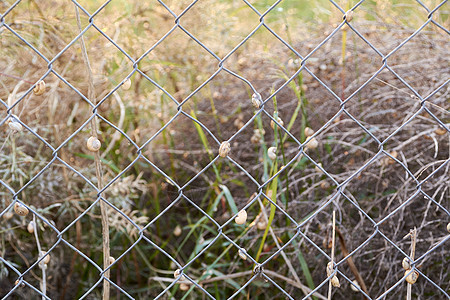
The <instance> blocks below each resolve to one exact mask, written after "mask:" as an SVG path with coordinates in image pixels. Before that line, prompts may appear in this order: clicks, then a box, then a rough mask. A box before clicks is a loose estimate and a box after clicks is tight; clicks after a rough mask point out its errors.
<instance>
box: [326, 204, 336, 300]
mask: <svg viewBox="0 0 450 300" xmlns="http://www.w3.org/2000/svg"><path fill="white" fill-rule="evenodd" d="M335 235H336V211H335V210H333V235H332V236H331V263H332V264H333V263H334V244H335V242H336V239H335ZM332 287H333V285H332V284H331V279H330V281H329V282H328V300H331V291H332Z"/></svg>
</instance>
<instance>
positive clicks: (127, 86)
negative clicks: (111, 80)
mask: <svg viewBox="0 0 450 300" xmlns="http://www.w3.org/2000/svg"><path fill="white" fill-rule="evenodd" d="M130 87H131V79H130V78H128V79H126V80H125V81H124V82H123V84H122V88H123V89H124V90H129V89H130Z"/></svg>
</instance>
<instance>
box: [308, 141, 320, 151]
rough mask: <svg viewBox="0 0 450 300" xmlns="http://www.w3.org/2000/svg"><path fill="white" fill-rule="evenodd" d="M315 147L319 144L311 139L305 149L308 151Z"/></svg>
mask: <svg viewBox="0 0 450 300" xmlns="http://www.w3.org/2000/svg"><path fill="white" fill-rule="evenodd" d="M317 146H319V142H318V141H317V139H316V138H312V139H310V140H309V142H308V143H307V144H306V148H308V149H316V148H317Z"/></svg>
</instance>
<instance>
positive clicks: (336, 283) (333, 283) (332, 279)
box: [331, 275, 341, 288]
mask: <svg viewBox="0 0 450 300" xmlns="http://www.w3.org/2000/svg"><path fill="white" fill-rule="evenodd" d="M331 285H332V286H334V287H337V288H338V287H341V284H340V283H339V279H338V278H337V276H336V275H334V276H333V278H331Z"/></svg>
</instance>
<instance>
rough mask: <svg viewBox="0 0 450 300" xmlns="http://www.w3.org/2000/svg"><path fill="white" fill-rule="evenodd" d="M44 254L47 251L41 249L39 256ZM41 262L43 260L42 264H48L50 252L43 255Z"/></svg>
mask: <svg viewBox="0 0 450 300" xmlns="http://www.w3.org/2000/svg"><path fill="white" fill-rule="evenodd" d="M46 254H47V252H45V251H41V256H44V255H46ZM42 262H43V263H44V264H48V263H49V262H50V254H47V255H46V256H45V257H44V259H43V260H42Z"/></svg>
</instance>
